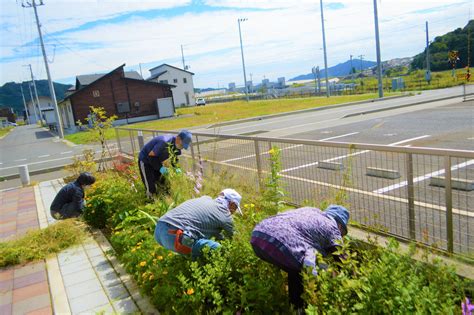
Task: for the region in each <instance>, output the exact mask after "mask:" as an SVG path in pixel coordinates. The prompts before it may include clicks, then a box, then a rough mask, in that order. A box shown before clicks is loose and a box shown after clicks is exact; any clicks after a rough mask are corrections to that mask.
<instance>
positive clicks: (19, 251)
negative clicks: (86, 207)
mask: <svg viewBox="0 0 474 315" xmlns="http://www.w3.org/2000/svg"><path fill="white" fill-rule="evenodd" d="M85 229H86V226H85V225H84V224H82V223H80V222H79V221H77V220H65V221H60V222H58V223H56V224H53V225H50V226H48V227H47V228H45V229H41V230H35V231H30V232H28V233H27V234H26V235H25V236H23V237H22V238H19V239H16V240H12V241H7V242H0V268H1V267H7V266H11V265H17V264H23V263H26V262H30V261H34V260H40V259H45V258H46V257H48V256H49V255H51V254H55V253H59V252H61V251H62V250H64V249H66V248H68V247H70V246H73V245H76V244H80V243H81V242H82V240H83V239H84V237H85V235H86V232H85Z"/></svg>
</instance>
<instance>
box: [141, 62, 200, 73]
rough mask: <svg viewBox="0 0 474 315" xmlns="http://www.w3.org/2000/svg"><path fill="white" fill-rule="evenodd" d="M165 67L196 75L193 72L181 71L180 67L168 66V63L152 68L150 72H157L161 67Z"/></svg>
mask: <svg viewBox="0 0 474 315" xmlns="http://www.w3.org/2000/svg"><path fill="white" fill-rule="evenodd" d="M163 66H168V67H170V68H173V69H176V70H179V71H183V72H186V73H190V74H191V75H194V73H193V72H191V71H187V70H183V69H181V68H178V67H175V66H172V65H169V64H167V63H164V64H161V65H159V66H156V67H154V68H151V69H150V70H149V71H150V72H151V71H152V70H155V69H157V68H160V67H163Z"/></svg>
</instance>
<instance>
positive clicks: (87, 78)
mask: <svg viewBox="0 0 474 315" xmlns="http://www.w3.org/2000/svg"><path fill="white" fill-rule="evenodd" d="M106 74H108V73H101V74H83V75H78V76H77V77H76V79H77V80H78V81H79V84H80V85H81V86H85V85H89V84H91V83H92V82H94V81H97V80H98V79H100V78H102V77H103V76H104V75H106ZM125 77H126V78H130V79H136V80H143V78H142V76H141V75H140V74H139V73H138V72H136V71H126V72H125Z"/></svg>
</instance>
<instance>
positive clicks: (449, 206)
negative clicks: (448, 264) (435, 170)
mask: <svg viewBox="0 0 474 315" xmlns="http://www.w3.org/2000/svg"><path fill="white" fill-rule="evenodd" d="M444 174H445V178H444V180H445V184H444V187H445V192H446V197H445V198H446V240H447V242H448V252H449V253H452V252H453V250H454V248H453V247H454V237H453V235H454V234H453V198H452V197H453V196H452V190H451V156H449V155H446V156H445V157H444Z"/></svg>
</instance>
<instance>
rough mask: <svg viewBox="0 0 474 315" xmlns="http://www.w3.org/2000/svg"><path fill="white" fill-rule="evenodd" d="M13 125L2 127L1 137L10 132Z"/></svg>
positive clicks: (0, 130) (0, 129)
mask: <svg viewBox="0 0 474 315" xmlns="http://www.w3.org/2000/svg"><path fill="white" fill-rule="evenodd" d="M12 129H13V127H5V128H0V138H1V137H3V136H4V135H6V134H7V133H9V132H10V130H12Z"/></svg>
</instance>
